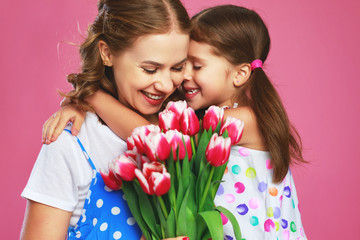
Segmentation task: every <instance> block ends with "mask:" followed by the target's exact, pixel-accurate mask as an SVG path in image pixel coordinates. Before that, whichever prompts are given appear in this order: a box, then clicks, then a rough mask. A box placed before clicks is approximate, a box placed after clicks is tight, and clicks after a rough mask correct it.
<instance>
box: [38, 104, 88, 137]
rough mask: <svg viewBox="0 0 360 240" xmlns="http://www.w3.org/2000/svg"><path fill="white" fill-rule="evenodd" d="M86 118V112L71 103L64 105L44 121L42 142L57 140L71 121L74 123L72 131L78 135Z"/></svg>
mask: <svg viewBox="0 0 360 240" xmlns="http://www.w3.org/2000/svg"><path fill="white" fill-rule="evenodd" d="M84 119H85V112H82V111H80V110H79V109H78V108H76V107H75V106H73V105H71V104H68V105H66V106H62V108H61V109H60V110H59V111H57V112H56V113H54V114H53V115H51V117H50V118H49V119H48V120H46V122H45V123H44V125H43V130H42V143H45V144H49V143H51V142H54V141H56V139H57V138H58V136H59V135H60V134H61V132H62V131H63V130H64V129H65V126H66V124H67V123H68V122H69V121H70V122H72V123H73V125H72V128H71V133H72V135H74V136H76V135H77V134H78V133H79V130H80V127H81V125H82V124H83V122H84Z"/></svg>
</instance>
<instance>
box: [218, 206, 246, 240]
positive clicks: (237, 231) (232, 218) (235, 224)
mask: <svg viewBox="0 0 360 240" xmlns="http://www.w3.org/2000/svg"><path fill="white" fill-rule="evenodd" d="M216 210H218V211H220V212H222V213H223V214H224V215H225V216H226V217H227V218H228V219H229V221H230V222H231V224H232V227H233V230H234V234H235V238H236V239H241V230H240V226H239V222H238V221H237V220H236V218H235V216H234V215H233V214H232V213H231V212H230V211H229V210H227V209H226V208H224V207H221V206H217V207H216Z"/></svg>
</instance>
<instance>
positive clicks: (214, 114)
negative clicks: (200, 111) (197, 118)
mask: <svg viewBox="0 0 360 240" xmlns="http://www.w3.org/2000/svg"><path fill="white" fill-rule="evenodd" d="M223 119H224V109H222V108H220V107H216V106H210V107H209V108H208V110H206V112H205V115H204V118H203V120H202V125H203V129H206V130H207V131H209V129H210V128H211V129H212V131H214V130H215V129H216V126H217V125H218V123H219V121H221V123H222V121H223Z"/></svg>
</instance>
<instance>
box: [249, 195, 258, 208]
mask: <svg viewBox="0 0 360 240" xmlns="http://www.w3.org/2000/svg"><path fill="white" fill-rule="evenodd" d="M260 204H261V203H260V200H259V199H258V198H252V199H250V200H249V207H250V208H252V209H257V208H258V207H260Z"/></svg>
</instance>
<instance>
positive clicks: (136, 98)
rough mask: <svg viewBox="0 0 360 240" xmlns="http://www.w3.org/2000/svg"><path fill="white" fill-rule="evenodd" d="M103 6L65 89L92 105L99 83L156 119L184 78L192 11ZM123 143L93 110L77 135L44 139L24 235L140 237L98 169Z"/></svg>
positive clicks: (27, 193)
mask: <svg viewBox="0 0 360 240" xmlns="http://www.w3.org/2000/svg"><path fill="white" fill-rule="evenodd" d="M98 10H99V13H98V15H97V17H96V19H95V21H94V22H93V24H91V25H90V27H89V29H88V36H87V38H86V39H85V41H84V42H83V44H82V45H81V47H80V54H81V58H82V71H81V72H80V73H78V74H71V75H69V76H68V81H69V82H71V83H72V84H73V86H74V91H72V92H70V93H68V94H67V95H66V96H67V97H68V99H70V102H72V103H76V104H77V105H78V106H79V107H80V108H81V109H85V110H88V109H91V108H90V106H89V104H87V103H86V102H85V101H84V99H85V98H87V97H88V96H91V95H92V94H93V93H94V92H95V91H97V90H99V89H102V90H103V91H106V92H107V93H108V94H111V95H112V96H113V97H114V99H115V98H116V99H117V100H116V101H119V102H121V103H122V104H123V105H125V106H126V107H127V108H131V109H132V110H134V111H136V112H137V113H138V114H141V116H144V117H145V118H146V119H147V120H148V121H152V119H153V118H154V117H153V115H154V114H155V113H156V112H158V110H159V108H160V107H161V105H162V103H163V102H164V100H165V99H166V98H168V97H169V96H170V95H171V94H172V93H173V92H174V90H175V89H176V87H177V86H178V85H179V84H180V83H181V82H182V75H183V73H182V69H183V66H184V64H185V62H186V55H187V50H188V45H189V31H190V21H189V17H188V15H187V12H186V10H185V8H184V7H183V5H182V4H181V2H180V1H178V0H137V1H133V0H122V1H117V0H101V1H100V2H99V5H98ZM154 68H157V69H159V70H158V71H157V72H156V73H155V72H153V69H154ZM134 79H136V81H134ZM140 124H142V123H140ZM130 127H131V124H130ZM125 150H126V142H124V141H123V140H122V139H120V138H118V137H117V136H116V135H115V134H114V133H113V132H112V131H111V130H110V129H109V128H108V127H107V126H106V125H103V124H102V123H101V122H100V121H99V118H98V117H97V115H95V114H94V113H91V112H87V113H86V117H85V122H84V124H83V127H82V129H81V131H80V132H79V135H78V138H75V137H73V136H71V134H69V133H68V132H64V133H62V134H61V135H60V137H59V139H58V141H56V142H55V143H53V144H51V145H44V146H43V147H42V149H41V152H40V154H39V156H38V159H37V161H36V163H35V166H34V168H33V171H32V173H31V176H30V178H29V181H28V183H27V185H26V187H25V189H24V191H23V193H22V196H23V197H24V198H26V199H27V200H28V204H27V208H26V213H25V219H24V224H23V228H22V233H21V239H66V238H67V239H120V238H122V239H140V237H141V231H140V230H139V228H138V226H137V224H136V223H135V221H134V219H133V218H132V216H131V213H130V211H129V209H128V207H127V204H126V201H125V200H124V199H123V197H122V195H123V193H122V192H121V191H111V190H109V189H108V188H106V187H105V185H104V182H103V181H102V178H101V176H100V174H99V172H98V171H97V170H98V169H101V168H104V169H105V168H106V167H107V166H108V163H109V162H110V161H111V160H112V159H113V158H115V157H116V156H118V155H119V154H121V153H123V152H124V151H125Z"/></svg>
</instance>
